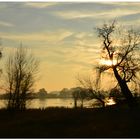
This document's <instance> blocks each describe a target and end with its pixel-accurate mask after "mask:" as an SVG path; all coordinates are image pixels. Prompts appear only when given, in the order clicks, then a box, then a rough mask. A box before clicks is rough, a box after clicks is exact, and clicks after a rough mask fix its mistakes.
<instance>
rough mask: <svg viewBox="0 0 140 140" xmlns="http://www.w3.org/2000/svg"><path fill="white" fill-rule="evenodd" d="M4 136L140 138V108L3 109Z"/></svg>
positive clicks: (1, 128) (0, 133) (1, 125)
mask: <svg viewBox="0 0 140 140" xmlns="http://www.w3.org/2000/svg"><path fill="white" fill-rule="evenodd" d="M0 137H1V138H3V137H4V138H9V137H10V138H17V137H18V138H47V137H49V138H97V137H98V138H136V137H139V138H140V109H137V110H135V111H134V110H129V109H118V108H116V107H108V108H105V109H65V108H48V109H46V110H37V109H35V110H26V111H24V112H7V111H6V110H0Z"/></svg>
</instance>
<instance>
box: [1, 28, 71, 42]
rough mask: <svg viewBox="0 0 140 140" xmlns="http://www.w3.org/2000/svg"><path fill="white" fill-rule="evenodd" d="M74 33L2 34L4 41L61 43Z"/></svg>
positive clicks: (59, 31)
mask: <svg viewBox="0 0 140 140" xmlns="http://www.w3.org/2000/svg"><path fill="white" fill-rule="evenodd" d="M72 34H73V33H72V32H71V31H68V30H63V29H62V30H61V29H59V30H57V31H55V32H54V31H52V32H36V33H28V34H25V33H4V32H3V33H2V32H1V33H0V36H2V37H3V38H4V39H10V40H18V41H19V40H20V41H46V42H47V41H48V42H52V43H53V42H59V41H62V40H63V39H65V38H66V37H68V36H70V35H72Z"/></svg>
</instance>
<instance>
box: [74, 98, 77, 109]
mask: <svg viewBox="0 0 140 140" xmlns="http://www.w3.org/2000/svg"><path fill="white" fill-rule="evenodd" d="M74 108H77V98H74Z"/></svg>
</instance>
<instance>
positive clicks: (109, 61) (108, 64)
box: [99, 59, 117, 66]
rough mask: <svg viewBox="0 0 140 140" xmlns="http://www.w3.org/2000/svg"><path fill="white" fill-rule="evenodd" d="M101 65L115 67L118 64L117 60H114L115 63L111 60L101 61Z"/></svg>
mask: <svg viewBox="0 0 140 140" xmlns="http://www.w3.org/2000/svg"><path fill="white" fill-rule="evenodd" d="M99 64H100V65H107V66H111V65H115V64H117V60H113V61H111V60H105V59H101V60H100V61H99Z"/></svg>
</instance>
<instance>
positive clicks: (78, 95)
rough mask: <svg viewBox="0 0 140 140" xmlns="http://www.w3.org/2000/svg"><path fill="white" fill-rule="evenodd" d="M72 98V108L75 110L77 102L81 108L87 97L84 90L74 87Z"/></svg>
mask: <svg viewBox="0 0 140 140" xmlns="http://www.w3.org/2000/svg"><path fill="white" fill-rule="evenodd" d="M72 97H73V99H74V108H77V101H78V100H80V101H81V108H83V104H84V99H86V98H87V97H88V96H87V90H86V89H85V88H81V87H76V88H74V89H73V92H72Z"/></svg>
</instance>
